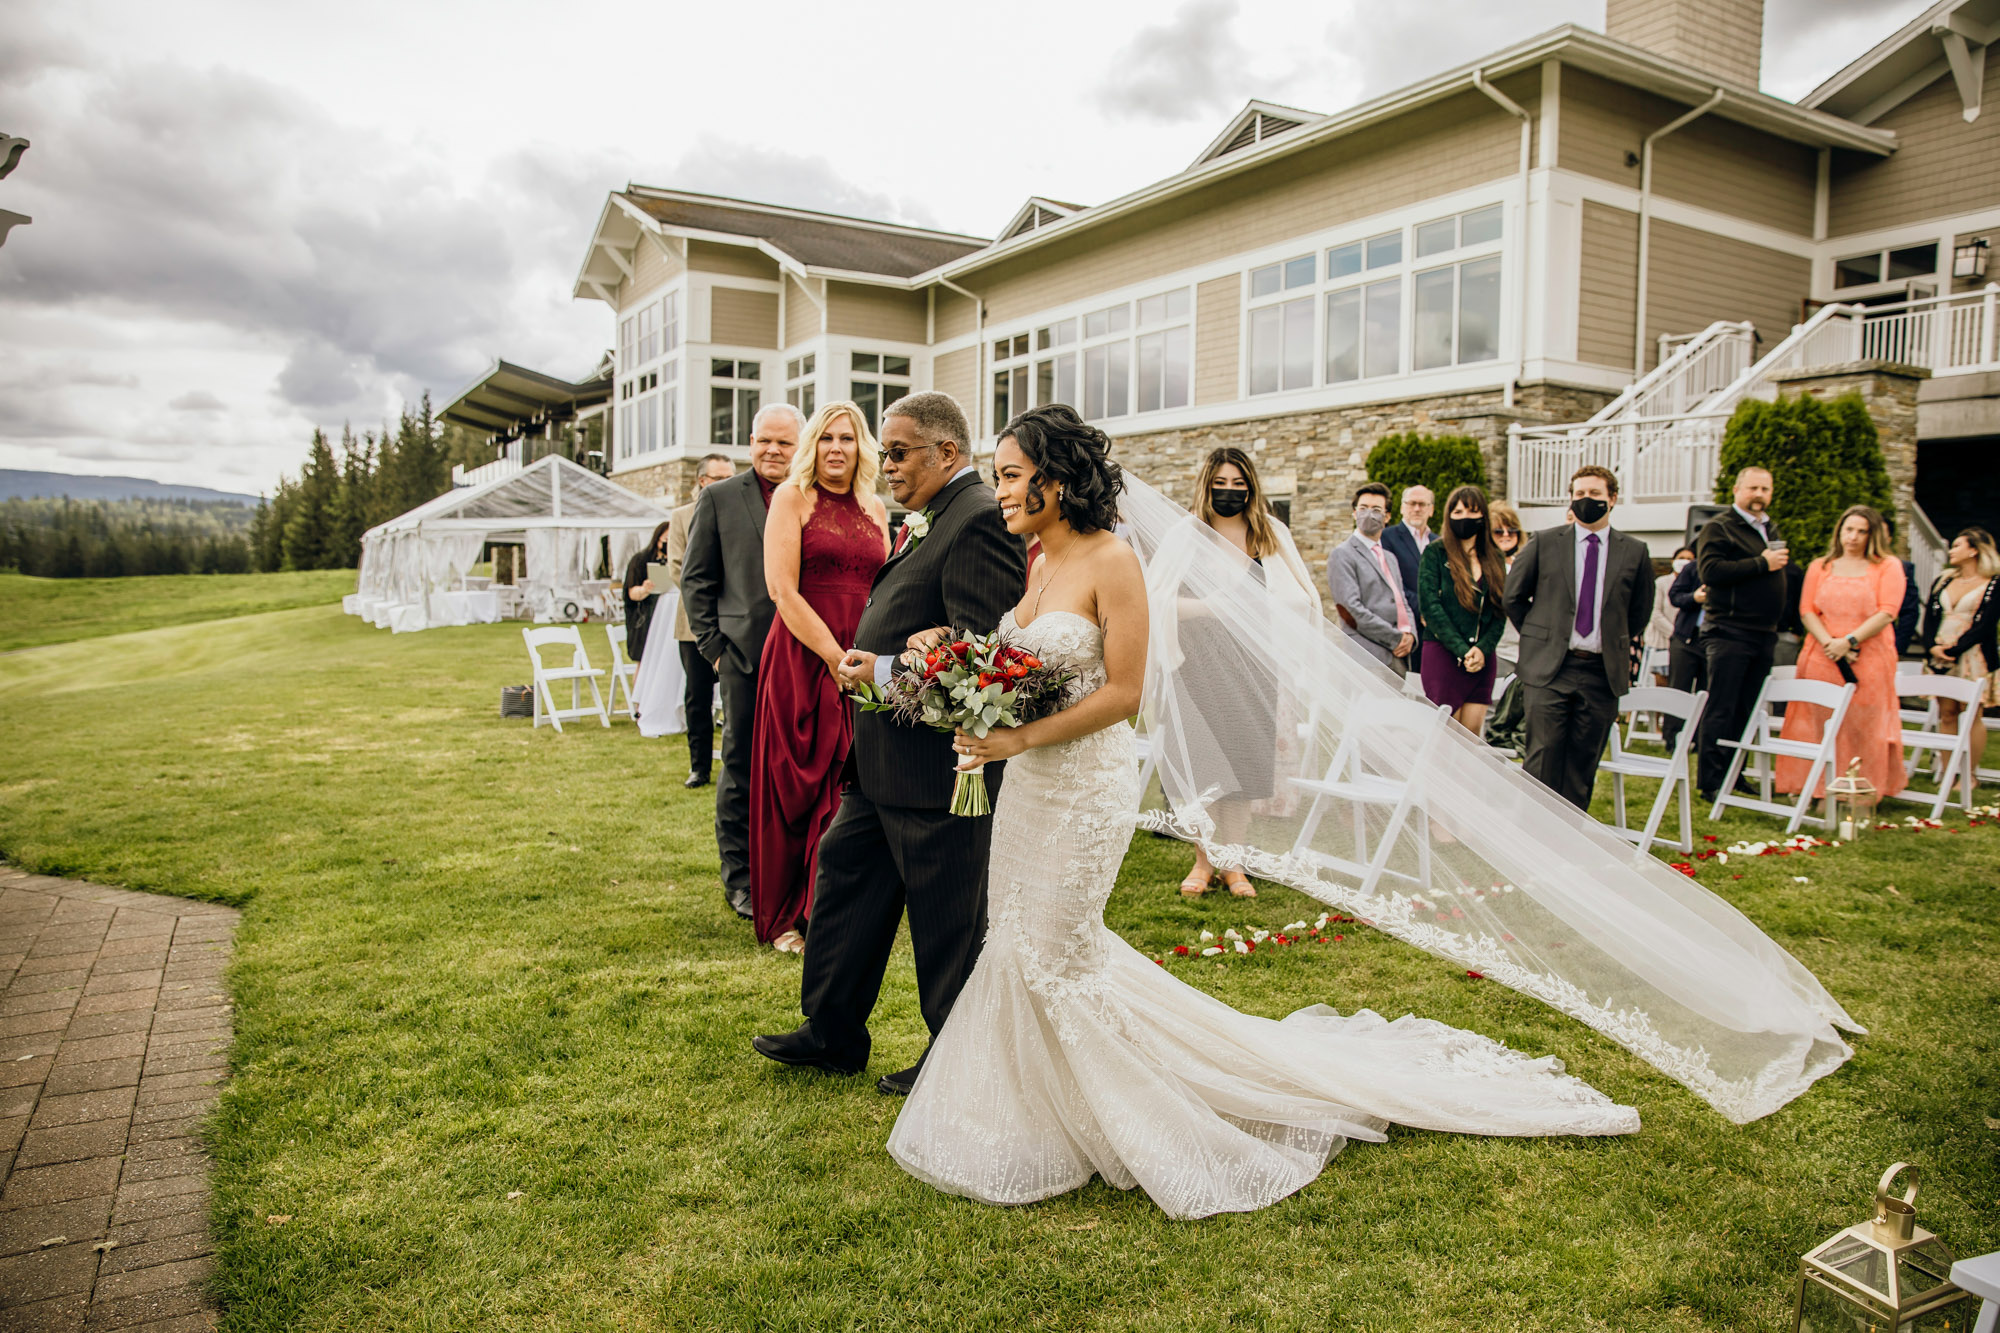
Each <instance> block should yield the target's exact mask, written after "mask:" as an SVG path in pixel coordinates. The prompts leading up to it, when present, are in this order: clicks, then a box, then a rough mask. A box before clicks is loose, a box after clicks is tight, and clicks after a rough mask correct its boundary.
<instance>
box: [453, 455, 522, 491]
mask: <svg viewBox="0 0 2000 1333" xmlns="http://www.w3.org/2000/svg"><path fill="white" fill-rule="evenodd" d="M526 466H527V464H525V463H518V462H516V461H515V460H513V459H511V458H496V459H494V460H493V461H492V462H490V463H481V464H480V465H479V466H478V467H475V468H468V467H466V466H465V464H463V463H453V464H452V465H451V484H452V485H454V486H484V485H485V484H486V483H487V482H489V481H499V480H500V479H501V478H502V477H511V476H513V475H514V474H515V473H516V472H519V471H520V470H521V469H522V468H524V467H526Z"/></svg>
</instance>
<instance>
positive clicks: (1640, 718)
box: [1613, 648, 1667, 745]
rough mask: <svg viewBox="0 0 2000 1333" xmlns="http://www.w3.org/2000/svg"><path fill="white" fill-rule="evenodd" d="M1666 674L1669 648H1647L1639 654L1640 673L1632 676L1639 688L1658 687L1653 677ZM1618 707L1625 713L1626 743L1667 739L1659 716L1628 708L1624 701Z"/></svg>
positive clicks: (1636, 686)
mask: <svg viewBox="0 0 2000 1333" xmlns="http://www.w3.org/2000/svg"><path fill="white" fill-rule="evenodd" d="M1666 674H1667V650H1666V649H1664V648H1647V649H1645V650H1644V651H1643V652H1641V653H1640V654H1639V674H1638V675H1636V676H1634V677H1633V678H1632V684H1633V686H1634V687H1635V688H1637V689H1658V688H1659V687H1658V686H1656V685H1654V684H1653V677H1654V676H1655V675H1661V676H1664V675H1666ZM1618 708H1619V711H1620V712H1622V713H1624V714H1625V744H1627V745H1631V744H1633V743H1635V742H1637V741H1665V740H1666V734H1665V733H1664V732H1662V731H1661V730H1660V719H1659V718H1657V717H1655V716H1654V715H1653V714H1651V713H1648V712H1645V711H1644V710H1642V709H1639V708H1636V707H1634V708H1630V709H1628V708H1627V707H1626V706H1625V705H1624V704H1623V703H1620V704H1619V705H1618ZM1613 730H1616V728H1613Z"/></svg>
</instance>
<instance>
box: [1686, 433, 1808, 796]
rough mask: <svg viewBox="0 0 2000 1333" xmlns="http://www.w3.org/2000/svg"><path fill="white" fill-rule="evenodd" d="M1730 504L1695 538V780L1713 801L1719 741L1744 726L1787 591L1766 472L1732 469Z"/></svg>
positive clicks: (1721, 756)
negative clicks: (1700, 699) (1700, 601)
mask: <svg viewBox="0 0 2000 1333" xmlns="http://www.w3.org/2000/svg"><path fill="white" fill-rule="evenodd" d="M1731 498H1732V499H1733V500H1734V502H1735V503H1734V506H1733V507H1732V508H1731V509H1730V511H1729V512H1728V513H1726V514H1718V515H1716V517H1714V518H1713V519H1710V520H1709V522H1708V524H1707V525H1706V526H1705V527H1703V528H1702V530H1701V535H1700V536H1698V537H1697V538H1695V545H1694V559H1695V568H1696V571H1697V572H1698V573H1699V575H1700V578H1701V582H1702V585H1703V586H1704V587H1706V589H1707V591H1708V596H1707V599H1706V603H1705V608H1704V609H1705V610H1706V611H1707V618H1706V621H1705V623H1704V625H1703V627H1702V634H1701V649H1702V656H1703V658H1704V660H1705V661H1706V663H1707V666H1708V710H1707V712H1705V713H1703V714H1702V719H1701V733H1700V737H1699V741H1700V746H1701V755H1700V760H1699V762H1698V763H1697V765H1696V769H1695V775H1696V776H1695V784H1696V786H1697V787H1698V788H1699V789H1700V791H1701V799H1702V800H1704V801H1713V800H1714V799H1715V793H1716V789H1717V788H1718V787H1720V786H1721V785H1722V779H1723V777H1724V775H1725V774H1727V773H1728V771H1729V759H1730V754H1729V751H1728V750H1726V749H1725V748H1724V747H1723V745H1722V742H1723V740H1724V739H1729V740H1734V739H1736V738H1737V737H1739V736H1741V735H1742V734H1743V726H1744V724H1745V723H1746V722H1747V721H1749V714H1750V709H1751V707H1752V706H1753V705H1754V704H1755V703H1756V702H1757V695H1758V692H1759V691H1761V690H1762V689H1763V688H1764V678H1765V677H1766V676H1768V675H1770V674H1771V659H1772V655H1773V653H1774V652H1775V651H1776V649H1777V644H1778V624H1779V622H1780V621H1781V620H1782V619H1783V618H1784V615H1785V605H1786V598H1787V592H1788V590H1787V586H1786V579H1785V566H1786V565H1788V564H1790V563H1791V555H1790V553H1789V551H1788V550H1787V549H1786V542H1785V539H1784V538H1783V537H1781V536H1779V535H1778V530H1777V526H1776V525H1775V524H1774V523H1773V522H1772V521H1771V517H1770V508H1771V474H1770V472H1769V471H1768V470H1766V469H1764V468H1761V467H1746V468H1744V469H1743V470H1742V471H1741V472H1739V473H1737V474H1736V485H1735V493H1734V494H1733V496H1732V497H1731Z"/></svg>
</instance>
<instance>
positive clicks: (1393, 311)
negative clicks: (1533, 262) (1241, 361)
mask: <svg viewBox="0 0 2000 1333" xmlns="http://www.w3.org/2000/svg"><path fill="white" fill-rule="evenodd" d="M1501 219H1502V209H1501V206H1500V205H1498V204H1494V205H1491V206H1489V207H1486V208H1477V209H1473V210H1471V211H1469V212H1465V213H1456V214H1453V215H1451V216H1450V217H1443V218H1436V219H1433V220H1430V221H1427V222H1420V223H1418V224H1417V225H1416V226H1414V227H1411V228H1409V229H1408V231H1407V232H1406V231H1404V230H1402V229H1398V230H1396V231H1388V232H1381V233H1379V234H1377V235H1374V236H1368V237H1363V238H1362V239H1360V240H1356V241H1348V242H1345V243H1343V244H1340V245H1336V246H1331V247H1329V248H1328V249H1327V250H1326V251H1324V252H1323V253H1322V254H1320V255H1317V256H1314V255H1300V256H1298V257H1296V258H1293V259H1288V260H1284V261H1281V262H1279V263H1276V264H1267V265H1263V266H1261V267H1259V268H1256V269H1253V270H1251V273H1250V300H1249V309H1248V312H1247V313H1248V319H1249V348H1248V353H1249V366H1248V369H1249V389H1250V392H1251V393H1253V394H1261V393H1278V392H1282V391H1285V390H1291V389H1304V388H1308V387H1311V386H1312V385H1313V384H1314V382H1315V379H1316V377H1317V382H1319V383H1321V384H1327V385H1334V384H1348V383H1352V382H1354V381H1357V380H1364V379H1373V378H1376V377H1378V376H1383V375H1396V374H1401V373H1402V372H1403V371H1404V370H1405V369H1406V368H1407V369H1411V370H1434V369H1438V368H1441V367H1445V366H1453V365H1465V364H1467V363H1469V362H1476V361H1490V360H1493V359H1495V358H1497V357H1498V356H1499V355H1500V304H1501V288H1500V272H1501V259H1500V255H1499V253H1498V252H1497V246H1498V242H1499V241H1500V239H1501ZM1468 251H1470V252H1471V253H1467V252H1468ZM1420 261H1430V266H1429V267H1427V268H1423V269H1421V270H1417V271H1415V272H1412V271H1411V270H1412V269H1415V268H1416V264H1417V263H1418V262H1420ZM1440 261H1442V262H1440ZM1322 265H1323V272H1316V271H1315V270H1316V269H1319V268H1320V267H1321V266H1322ZM1314 286H1318V287H1319V288H1320V289H1321V293H1322V294H1321V296H1320V298H1319V307H1318V308H1319V320H1320V321H1321V322H1320V323H1319V326H1318V327H1317V328H1316V327H1315V326H1314V316H1313V314H1312V310H1313V298H1312V296H1311V295H1310V294H1309V293H1308V292H1307V291H1306V290H1305V289H1307V288H1311V287H1314ZM1316 337H1317V338H1321V339H1323V341H1321V342H1320V343H1319V344H1318V355H1317V357H1315V338H1316ZM1315 364H1317V369H1315Z"/></svg>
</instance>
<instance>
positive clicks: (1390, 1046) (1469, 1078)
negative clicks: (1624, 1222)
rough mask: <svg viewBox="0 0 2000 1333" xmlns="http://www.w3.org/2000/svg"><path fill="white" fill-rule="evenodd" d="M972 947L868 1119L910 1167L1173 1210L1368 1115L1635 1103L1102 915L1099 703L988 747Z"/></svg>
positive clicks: (1222, 1198) (1499, 1118)
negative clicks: (1229, 970) (1239, 1002)
mask: <svg viewBox="0 0 2000 1333" xmlns="http://www.w3.org/2000/svg"><path fill="white" fill-rule="evenodd" d="M1001 628H1002V629H1003V630H1005V631H1006V632H1008V633H1009V634H1010V635H1011V636H1012V637H1014V638H1015V640H1016V641H1017V642H1020V643H1022V644H1023V646H1025V647H1028V648H1029V649H1030V650H1031V651H1034V652H1036V653H1038V654H1040V655H1042V656H1044V657H1046V658H1049V659H1051V660H1060V661H1063V662H1066V663H1068V664H1070V665H1071V666H1073V667H1075V668H1076V669H1078V670H1079V672H1080V674H1081V675H1082V676H1083V682H1082V683H1083V687H1084V689H1085V690H1086V691H1087V690H1089V689H1094V688H1096V687H1098V686H1100V685H1101V684H1102V683H1103V681H1104V667H1103V655H1102V635H1101V633H1100V631H1099V630H1098V628H1097V626H1096V625H1095V624H1094V623H1092V622H1091V621H1089V620H1087V619H1085V618H1084V617H1081V616H1078V615H1074V614H1071V613H1069V612H1063V611H1051V612H1046V613H1044V614H1042V615H1040V616H1038V617H1037V618H1036V619H1035V620H1034V621H1033V622H1032V623H1031V624H1029V625H1027V626H1016V625H1015V624H1014V621H1013V616H1012V613H1009V615H1008V616H1007V618H1006V619H1005V620H1003V622H1002V626H1001ZM1007 769H1008V771H1007V781H1006V783H1005V785H1004V786H1003V787H1002V789H1001V795H1000V800H999V803H998V805H997V807H996V809H995V811H994V825H993V853H992V861H991V871H990V874H989V878H988V886H989V887H988V908H987V911H988V927H987V935H986V943H985V947H984V949H983V950H982V952H981V953H980V956H979V963H978V965H977V967H976V968H975V969H974V971H973V974H972V977H971V979H970V980H969V981H968V982H967V983H966V987H965V989H964V991H963V992H962V993H961V994H960V995H959V997H958V1001H957V1003H956V1005H955V1006H954V1007H953V1009H952V1012H951V1017H950V1019H949V1020H948V1021H947V1022H946V1023H945V1026H944V1030H943V1031H942V1032H940V1033H939V1034H938V1037H937V1040H936V1041H935V1042H934V1043H933V1045H932V1048H931V1052H930V1056H929V1058H928V1059H927V1060H926V1062H925V1064H924V1068H923V1072H922V1074H921V1075H920V1076H919V1077H918V1079H917V1084H916V1087H915V1089H914V1090H913V1091H912V1092H911V1094H910V1097H909V1100H908V1102H907V1103H906V1104H905V1105H904V1107H903V1110H902V1113H901V1115H900V1116H899V1117H898V1118H897V1121H896V1126H895V1129H894V1130H893V1131H892V1132H891V1134H890V1136H889V1152H890V1153H891V1155H892V1156H894V1158H895V1159H896V1161H897V1162H898V1163H900V1164H901V1165H902V1166H903V1168H904V1169H905V1170H907V1171H909V1172H910V1173H911V1174H912V1175H914V1176H916V1177H917V1178H918V1179H920V1180H923V1181H926V1182H928V1183H929V1184H931V1185H934V1186H936V1187H937V1188H938V1189H941V1190H944V1191H946V1192H948V1193H952V1194H959V1195H964V1196H966V1197H968V1198H973V1199H977V1200H980V1201H982V1202H985V1203H994V1204H1019V1203H1031V1202H1033V1201H1035V1200H1038V1199H1046V1198H1049V1197H1051V1196H1053V1195H1057V1194H1062V1193H1065V1192H1067V1191H1069V1190H1073V1189H1076V1188H1078V1187H1079V1186H1081V1185H1083V1184H1085V1183H1086V1182H1087V1181H1089V1179H1090V1177H1091V1176H1092V1175H1093V1174H1096V1175H1101V1176H1103V1177H1104V1179H1105V1181H1106V1182H1108V1183H1109V1184H1112V1185H1114V1186H1117V1187H1118V1188H1120V1189H1130V1188H1132V1187H1133V1186H1134V1185H1137V1186H1141V1187H1143V1188H1144V1189H1145V1191H1146V1193H1147V1194H1148V1195H1150V1196H1151V1197H1152V1199H1153V1200H1154V1202H1156V1203H1157V1204H1158V1205H1159V1206H1160V1208H1161V1209H1162V1210H1163V1211H1164V1212H1166V1213H1167V1214H1168V1215H1169V1216H1172V1217H1206V1216H1209V1215H1211V1214H1214V1213H1223V1212H1244V1211H1248V1210H1251V1209H1255V1208H1261V1207H1264V1206H1265V1205H1267V1204H1270V1203H1273V1202H1275V1201H1277V1200H1279V1199H1282V1198H1284V1197H1285V1196H1286V1195H1288V1194H1291V1193H1293V1192H1294V1191H1296V1190H1298V1189H1300V1188H1302V1187H1303V1186H1305V1185H1306V1184H1308V1183H1309V1182H1311V1181H1312V1179H1313V1178H1314V1177H1315V1176H1317V1175H1318V1174H1319V1172H1320V1171H1321V1169H1322V1168H1323V1167H1324V1166H1325V1164H1326V1162H1327V1160H1328V1158H1329V1157H1331V1156H1332V1155H1333V1154H1334V1153H1336V1152H1338V1151H1339V1150H1340V1149H1341V1147H1342V1146H1343V1145H1344V1144H1345V1142H1346V1140H1348V1139H1350V1138H1357V1139H1364V1140H1368V1141H1373V1142H1379V1141H1381V1140H1382V1138H1383V1137H1384V1135H1383V1130H1384V1128H1385V1127H1386V1126H1387V1125H1388V1124H1391V1123H1394V1124H1401V1125H1408V1126H1411V1127H1413V1128H1419V1129H1432V1130H1443V1131H1450V1132H1458V1133H1470V1134H1503V1135H1545V1134H1586V1135H1602V1134H1630V1133H1633V1132H1636V1131H1637V1129H1638V1128H1639V1116H1638V1112H1637V1111H1635V1110H1633V1109H1632V1108H1630V1107H1627V1106H1619V1105H1617V1104H1615V1103H1613V1102H1611V1101H1610V1100H1609V1099H1608V1098H1606V1097H1605V1096H1604V1095H1603V1094H1601V1093H1599V1092H1598V1091H1596V1090H1595V1089H1594V1088H1591V1087H1590V1086H1588V1085H1587V1084H1585V1083H1582V1082H1580V1081H1579V1080H1577V1079H1574V1078H1571V1077H1569V1076H1567V1075H1565V1074H1564V1073H1563V1072H1562V1064H1561V1062H1560V1061H1558V1060H1556V1059H1554V1058H1552V1057H1550V1058H1541V1059H1535V1058H1531V1057H1529V1056H1526V1055H1522V1054H1520V1053H1518V1052H1515V1051H1511V1050H1509V1049H1507V1048H1506V1047H1504V1046H1502V1045H1500V1044H1499V1043H1497V1042H1494V1041H1491V1040H1489V1039H1487V1038H1485V1037H1481V1036H1478V1035H1477V1034H1474V1033H1470V1032H1463V1031H1460V1030H1458V1029H1456V1028H1452V1027H1448V1026H1446V1025H1445V1024H1442V1023H1437V1022H1433V1021H1430V1020H1427V1019H1420V1018H1414V1017H1404V1018H1399V1019H1397V1020H1395V1021H1394V1022H1389V1021H1387V1020H1385V1019H1383V1018H1382V1017H1381V1016H1380V1015H1378V1014H1375V1013H1372V1012H1370V1011H1368V1010H1362V1011H1360V1012H1358V1013H1355V1014H1352V1015H1348V1016H1342V1015H1340V1014H1338V1013H1336V1012H1334V1011H1333V1010H1332V1009H1329V1008H1327V1007H1325V1006H1324V1005H1315V1006H1313V1007H1312V1008H1309V1009H1302V1010H1300V1011H1299V1012H1297V1013H1295V1014H1292V1015H1291V1016H1290V1017H1288V1018H1286V1019H1284V1020H1282V1021H1277V1020H1272V1019H1267V1018H1258V1017H1255V1016H1252V1015H1249V1014H1243V1013H1239V1012H1237V1011H1236V1010H1234V1009H1231V1008H1230V1007H1229V1006H1228V1005H1226V1004H1223V1003H1222V1002H1221V1001H1219V1000H1216V999H1214V998H1213V997H1211V996H1209V995H1206V994H1204V993H1203V992H1201V991H1199V990H1196V989H1195V988H1194V987H1192V986H1189V985H1187V984H1185V983H1184V982H1182V981H1180V980H1179V979H1177V978H1176V977H1174V976H1172V975H1171V974H1170V973H1168V972H1167V971H1166V969H1164V968H1162V967H1160V966H1159V965H1158V964H1156V963H1154V962H1153V961H1152V960H1151V959H1149V958H1147V957H1145V956H1144V955H1142V954H1140V953H1139V952H1138V951H1137V950H1135V949H1133V948H1132V947H1131V946H1130V945H1128V944H1126V943H1125V942H1124V941H1123V940H1122V939H1120V938H1119V937H1118V936H1117V935H1116V934H1114V933H1113V932H1112V931H1111V930H1110V929H1109V928H1108V927H1106V926H1105V924H1104V915H1103V913H1104V904H1105V901H1106V900H1107V899H1108V898H1109V897H1110V895H1111V889H1112V885H1113V883H1114V882H1115V881H1116V879H1117V875H1118V868H1119V865H1120V863H1121V862H1122V860H1123V859H1124V855H1125V852H1126V849H1127V847H1128V845H1129V843H1130V840H1131V836H1132V829H1133V813H1134V811H1135V810H1136V808H1137V806H1138V799H1139V793H1138V791H1137V784H1138V778H1137V772H1136V769H1135V765H1134V762H1133V756H1132V733H1131V730H1130V728H1129V727H1127V726H1126V725H1125V724H1123V723H1120V724H1118V725H1117V726H1114V727H1111V728H1108V729H1107V730H1104V731H1100V732H1096V733H1094V734H1092V735H1089V736H1084V737H1081V738H1079V739H1077V740H1074V741H1071V742H1068V743H1066V744H1063V745H1056V746H1049V747H1046V748H1043V749H1039V750H1032V751H1029V752H1028V753H1026V754H1023V755H1021V756H1019V757H1018V758H1016V759H1013V760H1012V761H1010V762H1009V763H1008V766H1007Z"/></svg>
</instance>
